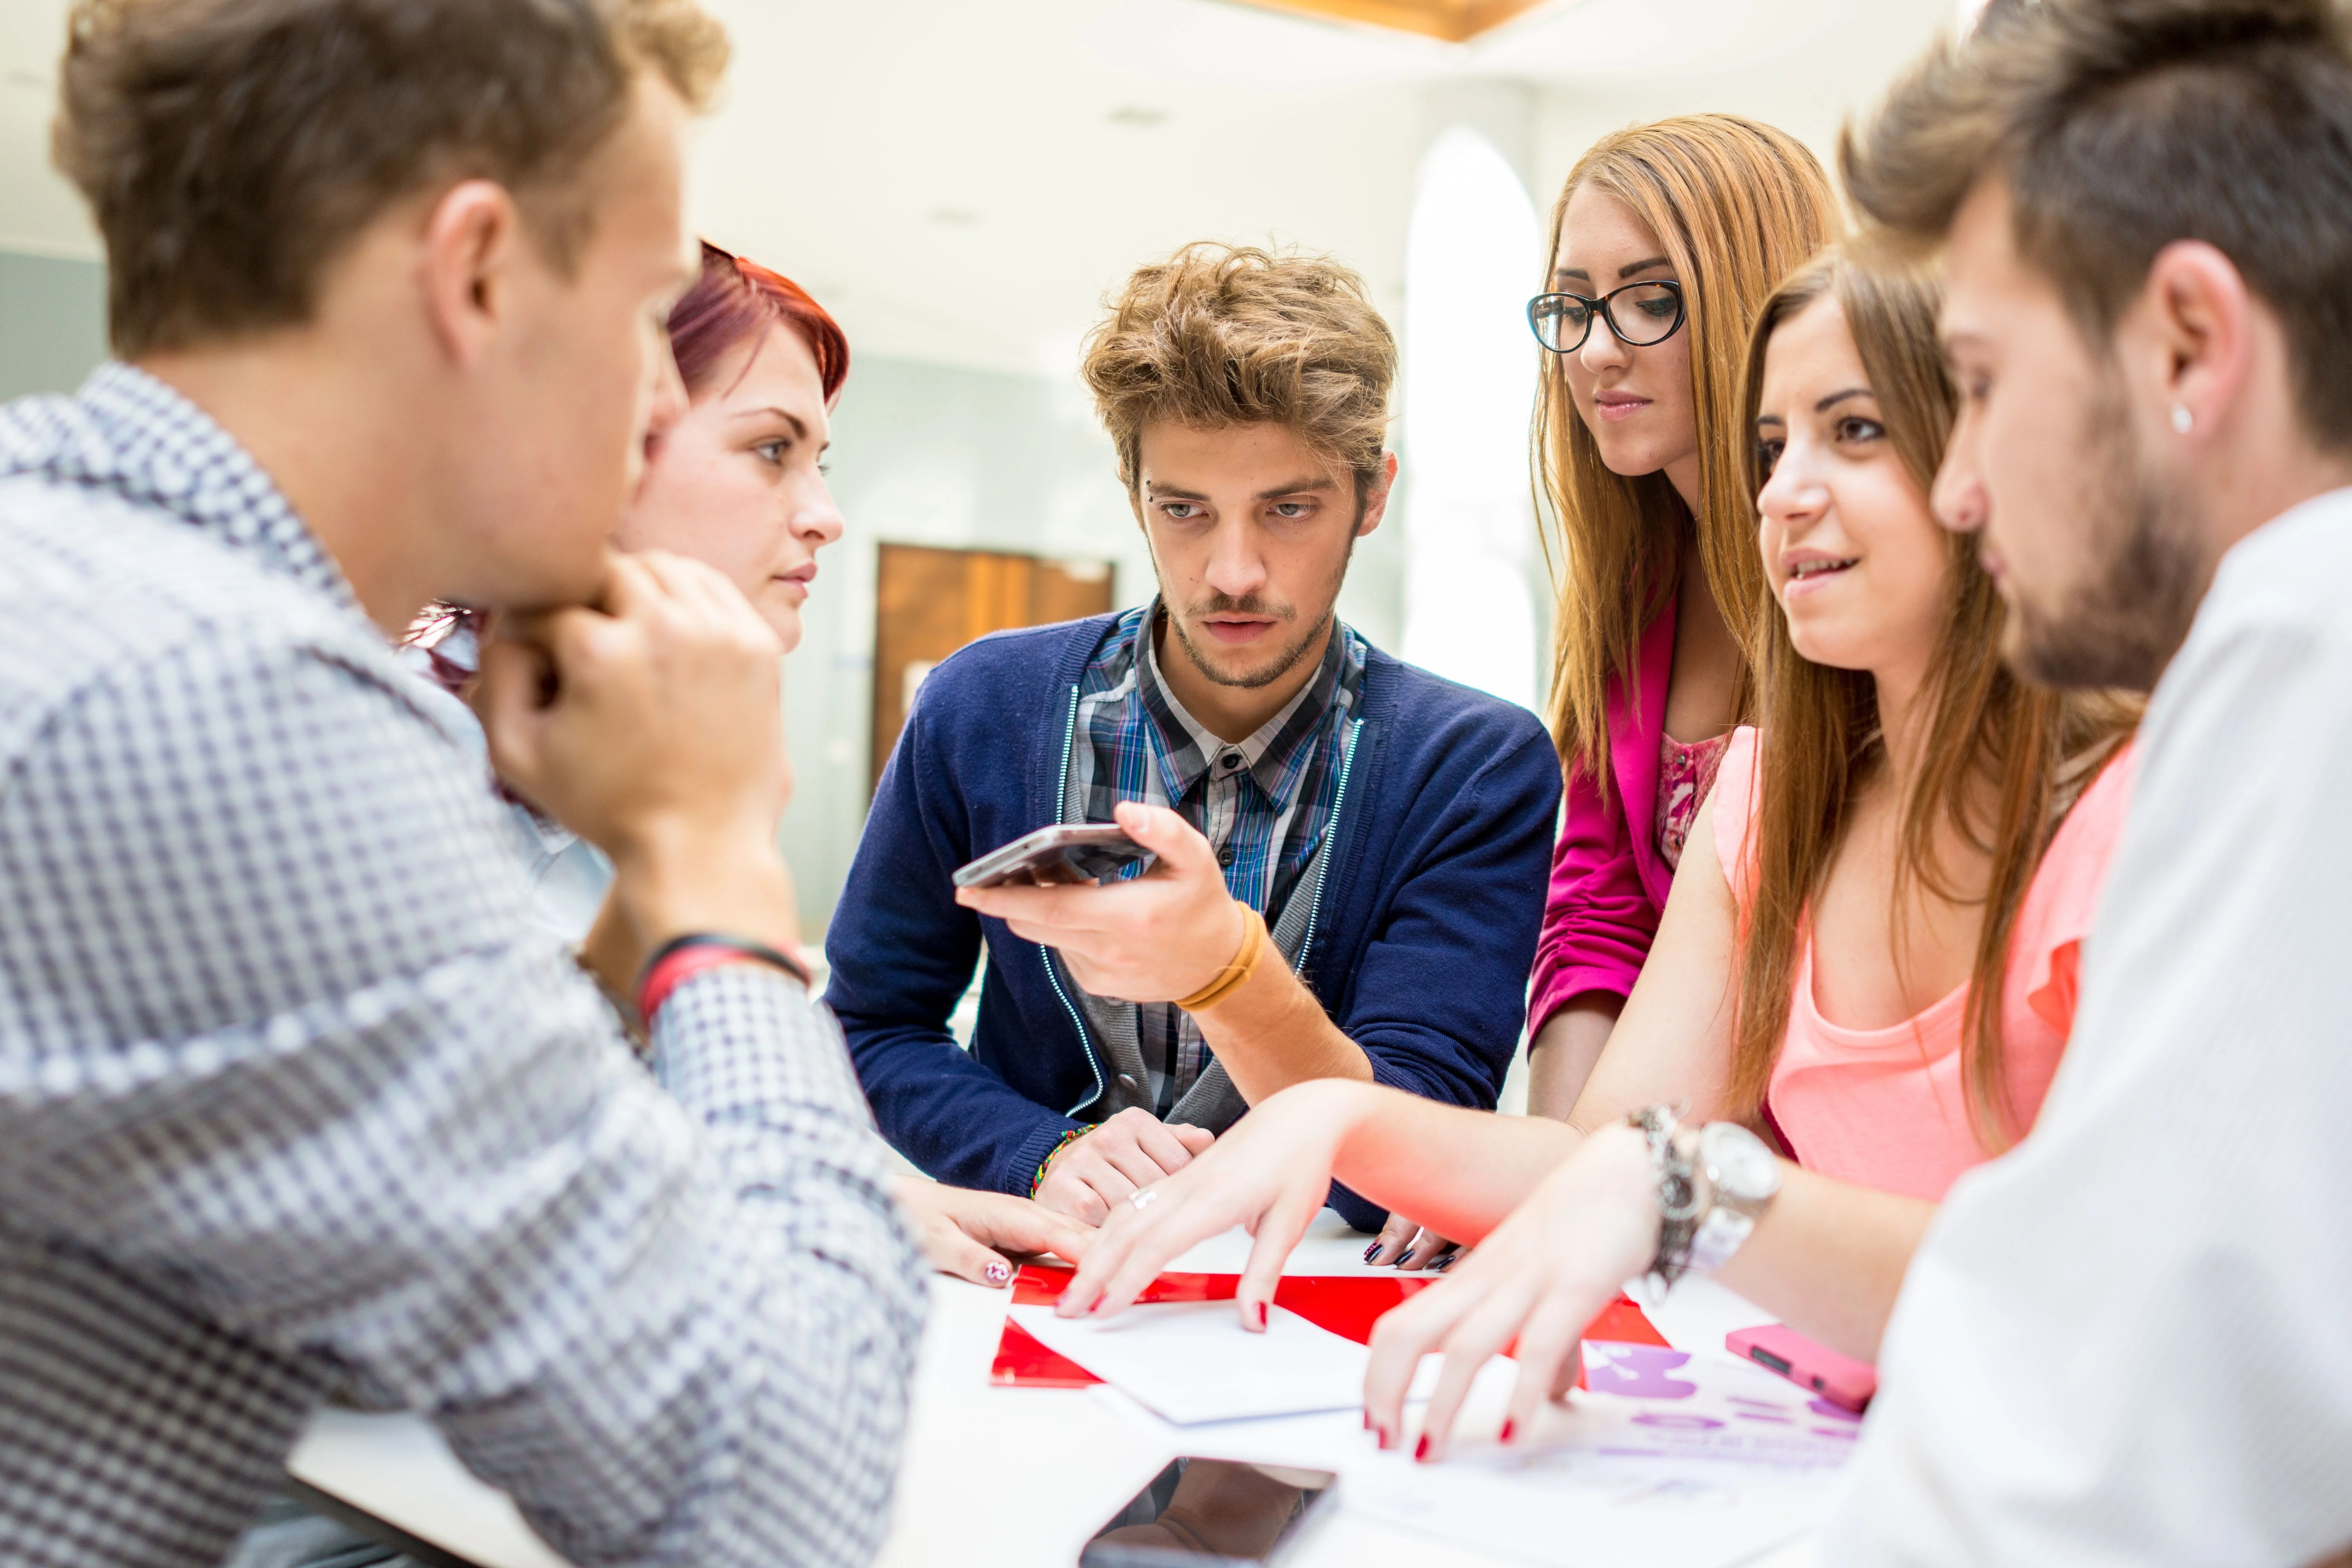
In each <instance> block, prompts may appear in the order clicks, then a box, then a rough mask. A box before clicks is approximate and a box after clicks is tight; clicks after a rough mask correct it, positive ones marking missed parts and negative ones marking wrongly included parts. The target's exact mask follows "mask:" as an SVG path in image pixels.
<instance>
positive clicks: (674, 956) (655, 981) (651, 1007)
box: [637, 931, 814, 1029]
mask: <svg viewBox="0 0 2352 1568" xmlns="http://www.w3.org/2000/svg"><path fill="white" fill-rule="evenodd" d="M736 963H764V964H766V965H767V966H768V967H769V968H771V969H780V970H782V971H783V972H784V973H786V974H789V975H791V976H792V977H793V979H795V980H797V981H799V982H800V983H801V984H803V985H812V984H814V981H813V980H812V979H811V977H810V975H809V972H808V965H807V964H805V963H802V962H801V961H800V960H799V959H797V958H794V957H793V956H792V954H790V953H787V952H778V951H777V950H776V949H774V948H772V947H770V946H768V945H767V944H766V943H765V942H746V941H744V940H743V939H742V938H740V937H732V936H721V935H719V934H718V933H717V932H714V931H696V932H693V933H691V934H689V935H687V936H680V937H672V938H671V939H670V940H669V941H667V942H664V943H662V944H661V946H659V947H657V948H656V949H655V950H654V953H653V956H652V957H650V958H648V959H646V967H645V973H644V974H643V976H642V977H641V978H640V979H639V980H638V981H637V1016H638V1017H640V1018H642V1019H644V1020H645V1023H646V1027H647V1028H648V1029H650V1028H651V1027H653V1021H654V1012H655V1010H656V1008H658V1007H660V1006H661V1005H662V1004H663V1003H664V1002H667V1001H668V1000H669V994H670V993H671V992H673V991H675V990H677V988H678V987H679V986H681V985H683V984H686V983H687V982H688V980H691V979H692V978H693V977H694V976H696V975H698V974H700V973H703V972H704V971H705V970H710V969H719V968H722V967H725V966H727V965H729V964H736Z"/></svg>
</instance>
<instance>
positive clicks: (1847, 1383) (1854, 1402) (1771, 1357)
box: [1723, 1323, 1878, 1415]
mask: <svg viewBox="0 0 2352 1568" xmlns="http://www.w3.org/2000/svg"><path fill="white" fill-rule="evenodd" d="M1723 1345H1724V1348H1725V1349H1726V1350H1727V1351H1729V1352H1731V1353H1732V1354H1733V1355H1736V1356H1741V1357H1744V1358H1745V1359H1747V1360H1748V1361H1752V1362H1754V1363H1756V1364H1757V1365H1759V1366H1760V1367H1766V1368H1769V1370H1771V1371H1773V1372H1777V1373H1780V1375H1781V1376H1782V1377H1785V1378H1787V1379H1788V1380H1789V1381H1790V1383H1793V1384H1796V1385H1797V1386H1798V1387H1800V1388H1810V1389H1811V1390H1812V1391H1813V1392H1814V1393H1816V1394H1820V1395H1821V1396H1822V1398H1823V1399H1826V1400H1828V1401H1829V1402H1830V1403H1831V1404H1832V1405H1837V1406H1839V1407H1840V1408H1842V1409H1845V1410H1851V1411H1853V1413H1854V1414H1855V1415H1861V1414H1862V1413H1863V1412H1864V1410H1867V1409H1869V1408H1870V1396H1871V1395H1872V1394H1876V1393H1877V1392H1878V1369H1877V1368H1876V1367H1874V1366H1873V1365H1871V1364H1870V1363H1868V1362H1866V1361H1856V1360H1854V1359H1853V1357H1852V1356H1850V1355H1840V1354H1838V1352H1835V1351H1833V1350H1831V1349H1829V1348H1828V1347H1827V1346H1824V1345H1817V1344H1815V1343H1813V1342H1812V1341H1811V1340H1809V1339H1807V1338H1805V1336H1804V1335H1802V1334H1801V1333H1799V1332H1798V1331H1796V1330H1794V1329H1792V1328H1790V1327H1788V1326H1787V1325H1786V1324H1782V1323H1767V1324H1765V1325H1764V1326H1763V1327H1761V1328H1756V1329H1741V1330H1739V1331H1738V1332H1736V1333H1729V1334H1726V1335H1724V1336H1723Z"/></svg>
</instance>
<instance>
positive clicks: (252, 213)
mask: <svg viewBox="0 0 2352 1568" xmlns="http://www.w3.org/2000/svg"><path fill="white" fill-rule="evenodd" d="M726 58H727V42H726V37H725V35H724V34H723V33H722V32H721V31H720V29H719V26H718V25H717V24H716V23H715V22H713V21H711V20H710V19H709V17H708V16H704V15H703V14H702V13H701V12H700V11H698V9H696V8H695V7H694V5H691V4H690V3H688V0H80V3H79V5H76V6H75V7H74V10H73V12H72V14H71V20H70V32H69V41H68V47H67V51H66V57H65V62H64V85H63V90H62V95H61V104H60V108H59V110H58V121H57V126H56V131H55V148H56V155H57V161H58V166H59V167H60V168H61V169H63V170H64V171H65V173H66V174H68V176H69V177H70V178H71V179H72V180H73V181H74V182H75V184H78V185H79V187H80V188H81V190H82V192H83V194H84V195H85V196H87V197H88V199H89V203H90V205H91V208H92V210H93V211H94V213H95V214H96V216H97V219H98V225H99V228H100V233H101V234H102V235H103V236H104V237H105V240H106V247H107V259H108V269H109V284H108V293H109V300H108V315H109V321H110V333H111V336H112V340H113V343H114V348H115V351H116V353H118V354H120V355H121V357H123V358H125V359H128V360H130V361H131V362H132V363H135V364H137V365H139V366H140V367H141V368H142V369H144V370H146V371H148V372H150V373H151V374H154V375H156V376H157V377H159V378H160V379H162V380H163V381H164V382H165V383H167V384H170V385H172V386H173V387H174V388H175V389H177V390H178V391H179V392H181V393H182V394H183V395H185V396H187V397H188V398H189V399H190V400H191V401H192V402H194V403H195V404H196V405H198V406H199V407H201V408H203V409H204V410H205V412H206V413H208V414H210V415H211V416H213V417H214V418H215V419H216V420H218V421H219V422H220V423H221V424H222V425H223V426H226V428H227V429H228V430H229V431H230V432H231V433H232V434H234V435H235V436H236V437H237V438H238V440H239V441H240V442H241V443H243V444H244V445H245V447H247V449H248V450H250V451H251V452H252V453H253V454H254V456H255V457H256V458H257V459H258V460H259V462H260V463H261V465H262V467H263V468H265V469H266V470H267V471H268V473H269V474H270V476H271V478H272V479H275V480H276V481H277V483H278V486H279V488H280V489H283V490H284V491H285V493H286V495H287V497H288V499H289V501H291V502H292V504H293V506H294V509H295V510H296V511H297V512H298V513H299V515H300V516H301V517H302V519H303V520H304V521H305V522H306V523H308V524H309V525H310V528H311V529H312V531H314V532H316V533H317V534H318V535H319V536H320V541H321V542H322V543H324V544H325V545H326V547H327V549H328V551H329V552H330V553H331V554H332V555H333V556H334V558H335V560H336V562H337V563H338V564H339V565H340V566H341V568H342V570H343V572H344V574H345V575H346V576H347V577H348V578H349V579H350V581H351V584H352V587H353V589H354V591H355V592H356V593H357V594H358V595H359V598H360V601H361V603H362V605H364V606H365V607H366V609H367V611H368V613H369V615H370V616H372V617H373V619H374V620H375V621H376V622H377V623H378V624H379V625H381V626H384V627H386V628H387V629H394V628H397V627H400V626H404V625H405V624H406V623H407V620H408V619H409V617H410V616H413V615H414V614H415V611H416V609H417V608H418V607H419V606H421V605H424V604H425V602H427V601H428V600H434V599H446V600H454V601H457V602H461V603H467V604H477V605H537V604H551V603H563V602H573V601H578V600H582V599H584V598H586V597H587V596H589V595H591V594H592V593H593V591H594V590H595V588H596V585H597V584H598V583H599V582H600V581H601V580H602V576H603V572H604V559H605V541H606V539H607V537H608V536H609V535H610V533H611V531H612V530H613V528H614V526H615V525H616V523H617V522H618V520H619V516H620V510H621V508H622V505H623V504H624V502H625V499H626V496H627V493H628V490H629V488H630V486H631V484H632V482H633V480H634V478H635V466H636V464H637V462H638V460H639V453H640V450H641V447H642V440H641V437H642V435H643V432H644V429H645V426H646V422H647V420H648V418H649V417H651V416H652V413H653V408H654V405H655V402H656V398H658V397H659V396H661V395H663V393H664V390H665V387H664V377H665V375H667V376H669V377H670V378H671V379H672V380H674V373H672V372H669V371H668V370H667V348H666V346H665V345H664V344H663V342H662V341H661V337H660V319H661V311H662V309H663V308H664V306H665V305H666V303H667V300H669V299H670V298H671V297H673V296H674V294H675V293H676V292H677V289H680V288H682V287H683V286H684V284H685V282H686V280H687V279H688V264H687V247H686V244H685V237H684V234H683V232H682V228H681V210H680V209H681V198H680V180H681V161H680V153H679V146H678V137H679V132H680V128H681V123H682V121H683V119H684V117H685V116H686V114H687V113H688V111H689V110H695V109H698V108H699V107H701V106H702V105H703V104H704V103H705V102H706V101H707V100H708V99H709V95H710V93H711V91H712V90H713V89H714V87H715V84H716V82H717V80H718V78H719V73H720V71H721V70H722V69H723V68H724V65H725V61H726Z"/></svg>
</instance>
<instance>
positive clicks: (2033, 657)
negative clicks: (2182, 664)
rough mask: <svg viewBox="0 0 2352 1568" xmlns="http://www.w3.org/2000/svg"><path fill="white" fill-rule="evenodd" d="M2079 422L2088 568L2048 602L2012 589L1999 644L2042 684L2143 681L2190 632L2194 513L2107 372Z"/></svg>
mask: <svg viewBox="0 0 2352 1568" xmlns="http://www.w3.org/2000/svg"><path fill="white" fill-rule="evenodd" d="M2085 423H2086V427H2085V429H2084V447H2085V460H2086V461H2087V462H2088V463H2089V465H2090V466H2091V468H2092V469H2093V472H2094V475H2095V479H2094V481H2093V483H2092V485H2091V487H2090V492H2089V493H2090V504H2092V505H2093V506H2094V507H2095V508H2097V509H2098V510H2097V513H2096V515H2095V519H2094V521H2092V524H2091V526H2090V529H2089V532H2090V534H2091V537H2092V540H2093V544H2092V549H2091V555H2092V566H2091V570H2090V572H2089V573H2088V574H2086V575H2085V576H2084V579H2083V580H2082V581H2080V582H2078V583H2076V584H2074V586H2073V587H2072V588H2071V589H2070V590H2069V591H2068V592H2067V594H2066V595H2065V597H2064V599H2063V602H2062V603H2061V604H2060V605H2058V607H2057V608H2056V609H2055V610H2044V609H2043V607H2042V605H2041V604H2040V603H2038V602H2036V601H2035V600H2033V599H2032V598H2030V597H2028V596H2026V595H2022V594H2019V595H2014V596H2012V597H2011V600H2010V616H2009V630H2008V634H2007V637H2006V640H2007V642H2008V645H2009V646H2008V648H2007V650H2006V651H2007V653H2008V657H2009V661H2010V664H2011V667H2012V668H2015V669H2016V670H2017V672H2018V673H2019V674H2020V675H2022V676H2024V677H2025V678H2026V679H2029V680H2034V681H2039V682H2040V683H2042V685H2044V686H2053V687H2059V688H2064V689H2078V690H2079V689H2124V690H2129V691H2149V690H2153V689H2155V686H2156V683H2157V681H2158V679H2159V678H2160V677H2161V676H2162V675H2163V674H2164V668H2165V666H2166V665H2168V664H2169V663H2171V662H2172V656H2173V655H2174V654H2175V653H2178V652H2179V649H2180V645H2181V643H2182V641H2183V640H2184V639H2186V638H2187V637H2188V636H2189V625H2190V623H2191V622H2193V621H2194V620H2195V619H2196V618H2197V606H2198V605H2199V604H2200V602H2201V601H2202V600H2203V598H2204V596H2205V589H2206V585H2207V584H2208V583H2209V582H2210V579H2211V577H2212V568H2211V565H2210V563H2208V562H2207V561H2206V559H2205V552H2204V549H2203V546H2202V542H2201V539H2200V529H2199V528H2198V527H2197V522H2196V519H2195V517H2194V516H2193V514H2192V513H2191V512H2190V511H2189V508H2188V507H2187V506H2186V505H2185V504H2184V503H2183V501H2182V500H2181V499H2180V498H2179V495H2178V494H2177V493H2176V492H2175V491H2173V490H2172V489H2169V488H2168V487H2167V486H2165V485H2163V484H2162V483H2160V482H2158V480H2157V479H2155V478H2154V477H2153V476H2152V475H2151V474H2150V473H2149V471H2148V467H2147V463H2146V462H2145V461H2144V460H2143V458H2142V456H2141V453H2140V450H2139V444H2138V442H2137V440H2135V439H2134V437H2133V436H2132V431H2131V424H2130V421H2129V419H2128V417H2127V416H2126V412H2125V406H2124V399H2123V395H2122V392H2121V389H2120V388H2119V387H2118V386H2117V385H2116V384H2115V381H2114V379H2113V378H2112V377H2111V378H2109V380H2108V381H2107V383H2106V384H2105V386H2104V387H2103V388H2102V391H2101V393H2100V395H2099V397H2098V400H2097V402H2096V403H2095V405H2093V407H2092V409H2091V412H2090V416H2089V418H2088V420H2087V421H2086V422H2085ZM2012 570H2013V568H2012Z"/></svg>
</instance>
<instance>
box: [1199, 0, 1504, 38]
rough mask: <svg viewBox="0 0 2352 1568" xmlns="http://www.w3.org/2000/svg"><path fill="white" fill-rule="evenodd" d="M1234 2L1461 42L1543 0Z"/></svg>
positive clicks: (1263, 8)
mask: <svg viewBox="0 0 2352 1568" xmlns="http://www.w3.org/2000/svg"><path fill="white" fill-rule="evenodd" d="M1232 4H1234V5H1252V6H1255V7H1256V8H1257V9H1259V10H1262V11H1287V12H1289V13H1291V14H1292V15H1293V16H1313V17H1316V18H1318V19H1319V20H1322V21H1328V22H1359V23H1362V24H1364V25H1365V26H1373V27H1386V28H1389V29H1390V30H1391V31H1392V32H1399V33H1418V34H1420V35H1421V36H1422V37H1427V38H1443V39H1444V40H1445V41H1446V42H1447V43H1450V44H1464V43H1468V42H1469V41H1470V40H1471V39H1473V38H1475V37H1478V35H1479V34H1481V33H1485V32H1488V31H1491V30H1492V29H1494V28H1496V27H1499V26H1502V25H1503V24H1504V23H1506V22H1507V21H1510V20H1511V19H1512V18H1513V17H1515V16H1523V15H1525V14H1526V13H1528V12H1529V11H1532V10H1534V9H1535V8H1536V7H1537V6H1538V5H1542V4H1544V0H1232Z"/></svg>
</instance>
